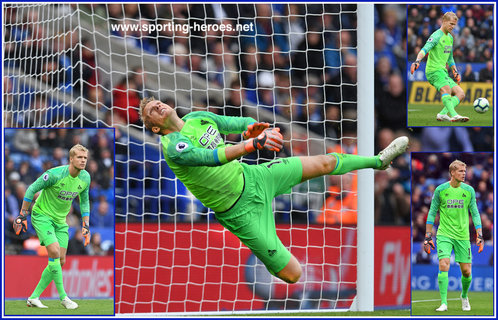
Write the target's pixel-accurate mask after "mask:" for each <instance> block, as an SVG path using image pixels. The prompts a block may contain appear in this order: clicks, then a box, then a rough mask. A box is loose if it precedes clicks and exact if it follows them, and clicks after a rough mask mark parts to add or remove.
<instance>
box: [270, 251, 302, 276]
mask: <svg viewBox="0 0 498 320" xmlns="http://www.w3.org/2000/svg"><path fill="white" fill-rule="evenodd" d="M301 273H302V269H301V264H300V263H299V261H297V259H296V257H294V256H293V255H292V254H291V258H290V260H289V263H287V265H286V266H285V267H284V268H283V269H282V270H280V271H279V272H277V273H276V274H275V276H277V277H278V278H280V279H282V280H284V281H285V282H287V283H296V282H297V281H298V280H299V278H301Z"/></svg>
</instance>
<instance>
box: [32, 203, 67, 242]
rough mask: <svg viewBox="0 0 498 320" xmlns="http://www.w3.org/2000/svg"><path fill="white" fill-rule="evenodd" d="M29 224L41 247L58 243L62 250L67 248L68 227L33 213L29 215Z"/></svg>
mask: <svg viewBox="0 0 498 320" xmlns="http://www.w3.org/2000/svg"><path fill="white" fill-rule="evenodd" d="M31 224H32V225H33V228H35V231H36V234H37V235H38V239H40V244H41V245H42V246H48V245H50V244H52V243H55V242H58V243H59V245H60V246H61V247H62V248H67V243H68V241H69V233H68V229H69V226H68V225H67V224H65V223H64V224H58V223H55V222H54V220H52V219H51V218H50V217H48V216H46V215H44V214H41V213H36V212H34V211H33V212H32V214H31Z"/></svg>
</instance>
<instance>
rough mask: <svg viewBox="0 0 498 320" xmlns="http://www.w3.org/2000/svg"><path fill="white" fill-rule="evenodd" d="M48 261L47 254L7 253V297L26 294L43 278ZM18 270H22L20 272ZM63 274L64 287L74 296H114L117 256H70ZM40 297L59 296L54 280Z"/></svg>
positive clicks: (23, 297) (21, 297) (26, 295)
mask: <svg viewBox="0 0 498 320" xmlns="http://www.w3.org/2000/svg"><path fill="white" fill-rule="evenodd" d="M47 262H48V260H47V257H39V256H21V255H19V256H11V255H6V256H5V297H6V298H16V299H25V298H27V297H28V296H29V295H30V294H31V292H33V290H34V289H35V287H36V285H37V284H38V281H40V276H41V274H42V272H43V269H45V267H46V266H47ZM26 268H27V269H26ZM28 269H29V272H28ZM19 270H23V271H22V272H21V273H19ZM62 274H63V281H64V289H65V290H66V292H67V294H68V295H69V296H70V297H71V298H113V297H114V258H113V257H112V256H105V257H96V256H67V258H66V264H65V265H64V267H63V268H62ZM41 297H42V298H58V297H59V294H58V293H57V289H56V288H55V285H54V283H53V282H51V283H50V284H49V286H48V287H47V289H45V291H44V292H43V294H42V296H41Z"/></svg>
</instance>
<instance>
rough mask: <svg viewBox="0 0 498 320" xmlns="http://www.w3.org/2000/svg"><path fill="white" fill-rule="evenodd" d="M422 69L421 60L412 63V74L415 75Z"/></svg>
mask: <svg viewBox="0 0 498 320" xmlns="http://www.w3.org/2000/svg"><path fill="white" fill-rule="evenodd" d="M418 67H420V60H416V61H415V62H414V63H412V66H411V67H410V73H411V74H413V73H414V72H415V70H417V69H418Z"/></svg>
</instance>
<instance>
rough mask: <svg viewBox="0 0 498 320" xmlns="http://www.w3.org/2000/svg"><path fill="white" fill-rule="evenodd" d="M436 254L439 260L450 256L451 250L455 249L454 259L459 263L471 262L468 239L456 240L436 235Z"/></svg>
mask: <svg viewBox="0 0 498 320" xmlns="http://www.w3.org/2000/svg"><path fill="white" fill-rule="evenodd" d="M436 244H437V256H438V258H439V260H441V259H444V258H448V259H449V258H450V257H451V251H452V250H454V251H455V261H456V262H461V263H472V253H471V252H470V241H469V240H456V239H451V238H448V237H445V236H437V237H436Z"/></svg>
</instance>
